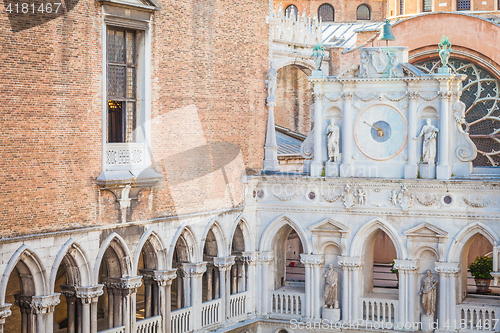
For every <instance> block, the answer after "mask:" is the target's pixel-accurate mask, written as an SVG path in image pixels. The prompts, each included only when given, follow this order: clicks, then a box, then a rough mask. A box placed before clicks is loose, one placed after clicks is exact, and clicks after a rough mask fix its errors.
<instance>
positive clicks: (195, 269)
mask: <svg viewBox="0 0 500 333" xmlns="http://www.w3.org/2000/svg"><path fill="white" fill-rule="evenodd" d="M214 259H215V258H214ZM180 268H181V270H182V273H183V274H184V276H191V277H196V276H202V275H203V273H205V272H206V271H207V263H206V262H198V263H183V264H181V265H180Z"/></svg>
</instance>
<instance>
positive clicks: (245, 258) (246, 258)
mask: <svg viewBox="0 0 500 333" xmlns="http://www.w3.org/2000/svg"><path fill="white" fill-rule="evenodd" d="M257 258H258V254H257V252H242V253H241V256H236V258H235V260H236V261H239V262H242V263H247V264H249V265H252V264H255V262H256V261H257Z"/></svg>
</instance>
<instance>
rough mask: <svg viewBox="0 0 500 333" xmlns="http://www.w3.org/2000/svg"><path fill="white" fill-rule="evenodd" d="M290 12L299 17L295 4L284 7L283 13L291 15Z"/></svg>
mask: <svg viewBox="0 0 500 333" xmlns="http://www.w3.org/2000/svg"><path fill="white" fill-rule="evenodd" d="M292 14H293V15H295V17H296V18H298V17H299V10H298V9H297V7H295V5H289V6H287V7H286V8H285V15H286V16H288V17H292Z"/></svg>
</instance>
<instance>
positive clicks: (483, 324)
mask: <svg viewBox="0 0 500 333" xmlns="http://www.w3.org/2000/svg"><path fill="white" fill-rule="evenodd" d="M457 311H458V316H457V319H458V320H457V321H458V323H457V326H458V327H457V328H458V329H460V330H462V331H487V332H500V323H499V319H500V318H499V316H500V307H492V306H476V305H474V304H459V305H457Z"/></svg>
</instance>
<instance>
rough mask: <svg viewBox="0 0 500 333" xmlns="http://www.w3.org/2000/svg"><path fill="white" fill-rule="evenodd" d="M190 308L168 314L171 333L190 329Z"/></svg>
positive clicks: (181, 332)
mask: <svg viewBox="0 0 500 333" xmlns="http://www.w3.org/2000/svg"><path fill="white" fill-rule="evenodd" d="M191 310H192V308H186V309H180V310H176V311H173V312H172V313H171V314H170V328H171V332H172V333H186V332H191V331H192V328H191V327H192V324H191V318H192V315H191Z"/></svg>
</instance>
